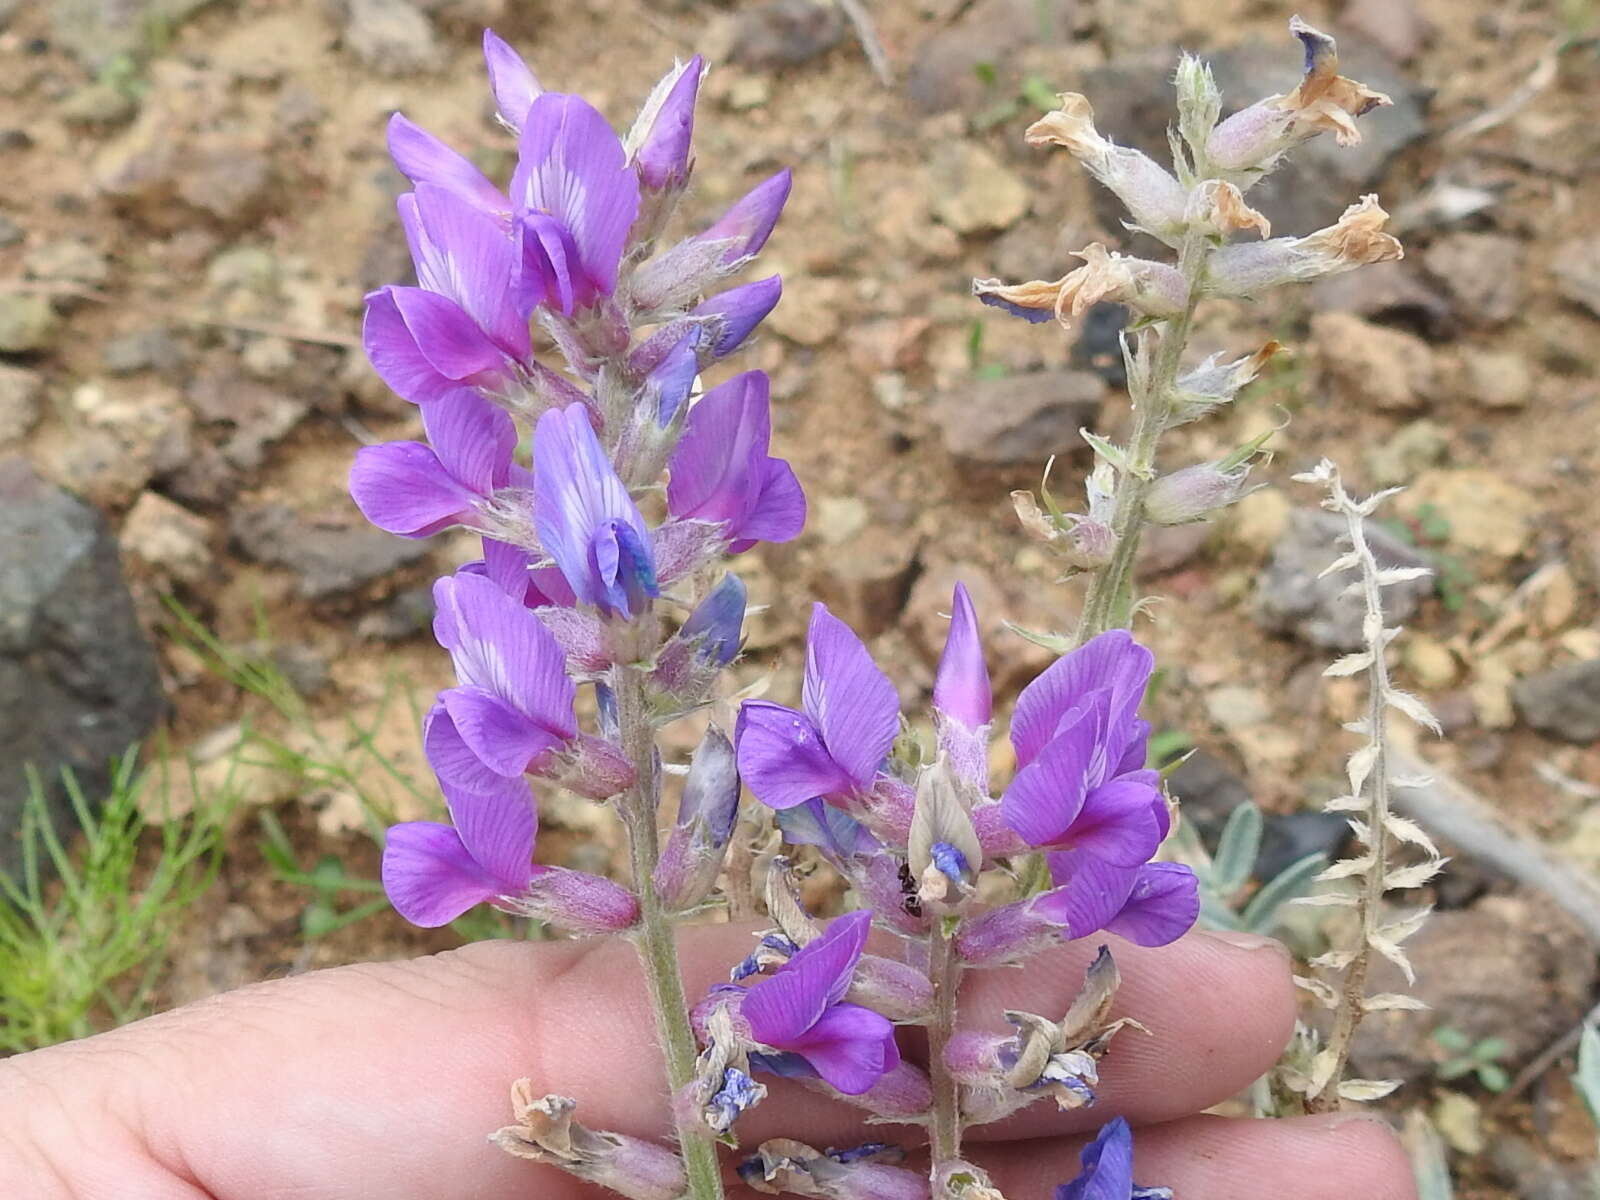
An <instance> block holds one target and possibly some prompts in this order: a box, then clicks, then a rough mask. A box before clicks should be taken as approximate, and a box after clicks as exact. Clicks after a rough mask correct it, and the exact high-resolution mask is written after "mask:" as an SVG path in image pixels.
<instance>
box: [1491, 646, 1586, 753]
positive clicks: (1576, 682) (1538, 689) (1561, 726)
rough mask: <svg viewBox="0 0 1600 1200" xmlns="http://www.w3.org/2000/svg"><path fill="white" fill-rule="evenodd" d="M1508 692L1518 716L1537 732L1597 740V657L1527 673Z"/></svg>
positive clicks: (1580, 740) (1579, 740) (1564, 738)
mask: <svg viewBox="0 0 1600 1200" xmlns="http://www.w3.org/2000/svg"><path fill="white" fill-rule="evenodd" d="M1512 695H1513V697H1514V699H1515V701H1516V705H1517V711H1518V712H1519V713H1521V714H1522V719H1523V720H1524V721H1526V722H1527V723H1528V724H1529V725H1531V726H1533V728H1535V729H1537V730H1538V731H1539V732H1540V733H1547V734H1549V735H1550V736H1551V737H1557V738H1560V739H1561V740H1562V741H1565V742H1576V743H1578V744H1580V745H1586V744H1588V743H1590V742H1595V741H1600V658H1597V659H1590V660H1588V661H1586V662H1575V663H1567V664H1566V665H1565V666H1560V667H1555V668H1552V669H1551V670H1548V671H1541V672H1540V673H1539V674H1537V675H1532V676H1529V677H1528V678H1527V679H1524V680H1522V681H1521V682H1519V683H1518V684H1517V685H1516V686H1515V688H1513V689H1512Z"/></svg>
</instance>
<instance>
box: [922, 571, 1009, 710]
mask: <svg viewBox="0 0 1600 1200" xmlns="http://www.w3.org/2000/svg"><path fill="white" fill-rule="evenodd" d="M933 706H934V708H936V709H938V710H939V711H940V712H941V713H943V714H944V715H945V716H947V717H951V718H954V719H955V720H957V721H959V722H961V724H963V725H965V726H966V727H967V728H969V729H981V728H982V727H983V726H985V725H987V724H988V723H989V719H990V717H991V716H993V715H994V695H993V692H992V690H991V688H990V686H989V668H988V666H987V665H986V664H985V663H984V661H983V635H982V633H980V632H979V630H978V614H977V612H976V610H974V608H973V607H972V597H971V595H969V594H968V592H967V589H966V586H965V585H964V584H961V583H957V584H956V586H955V593H954V594H953V595H952V597H951V600H950V632H949V634H948V635H947V636H946V638H945V643H944V653H943V654H942V655H941V656H940V658H939V670H938V673H937V675H936V676H935V677H934V682H933Z"/></svg>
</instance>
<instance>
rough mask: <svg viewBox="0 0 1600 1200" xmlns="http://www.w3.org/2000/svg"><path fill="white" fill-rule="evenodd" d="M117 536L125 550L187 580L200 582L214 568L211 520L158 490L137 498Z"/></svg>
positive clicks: (176, 577)
mask: <svg viewBox="0 0 1600 1200" xmlns="http://www.w3.org/2000/svg"><path fill="white" fill-rule="evenodd" d="M117 540H118V542H120V543H121V546H122V549H123V550H124V552H126V553H128V554H131V555H132V556H133V557H135V558H137V559H139V560H140V561H142V562H144V563H146V564H148V565H149V566H151V567H154V568H156V569H157V570H158V571H161V572H163V573H165V574H166V575H168V576H170V577H171V578H173V579H177V580H181V581H182V582H184V583H197V582H199V581H200V580H201V579H203V578H204V577H205V576H206V574H207V572H208V571H209V570H210V568H211V563H212V555H211V522H210V521H208V520H206V519H205V518H204V517H201V516H197V515H196V514H194V513H192V512H190V511H189V510H188V509H186V508H184V507H183V506H182V505H180V504H174V503H173V502H172V501H171V500H168V499H167V498H166V497H165V496H162V495H160V494H159V493H156V492H145V493H143V494H142V495H141V496H140V497H139V499H138V500H137V501H135V502H134V505H133V507H132V508H131V509H129V510H128V515H127V517H126V518H125V519H124V520H123V522H122V529H121V531H120V532H119V533H118V535H117Z"/></svg>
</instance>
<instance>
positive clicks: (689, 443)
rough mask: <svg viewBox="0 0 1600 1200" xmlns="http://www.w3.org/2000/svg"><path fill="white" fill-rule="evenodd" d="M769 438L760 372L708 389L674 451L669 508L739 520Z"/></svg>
mask: <svg viewBox="0 0 1600 1200" xmlns="http://www.w3.org/2000/svg"><path fill="white" fill-rule="evenodd" d="M771 436H772V418H771V414H770V410H769V408H768V382H767V376H766V373H765V372H764V371H746V372H745V373H744V374H742V375H735V376H734V377H733V378H732V379H730V380H728V381H727V382H726V383H723V384H719V385H718V386H717V387H714V388H712V389H711V390H710V391H709V392H707V393H706V394H705V395H704V396H702V397H701V398H700V402H699V403H698V404H696V405H695V406H694V407H693V408H691V409H690V410H689V416H688V419H687V420H686V421H685V422H684V426H683V436H682V437H681V438H680V439H679V441H678V446H677V449H676V450H675V451H674V452H673V456H672V464H671V469H672V477H671V479H670V480H669V481H668V484H667V509H668V511H669V512H671V513H672V515H673V516H675V517H677V518H678V519H679V520H699V521H717V522H724V523H727V524H730V525H732V526H735V527H737V526H738V525H740V524H742V522H743V519H744V516H745V514H746V513H747V512H748V511H749V509H750V507H751V505H752V503H753V501H754V499H755V496H754V495H753V494H752V492H753V484H754V480H753V479H752V476H753V474H754V472H755V470H756V467H757V464H758V463H761V462H764V461H765V460H766V454H767V443H768V441H769V439H770V438H771ZM735 532H737V530H736V529H733V530H730V533H735Z"/></svg>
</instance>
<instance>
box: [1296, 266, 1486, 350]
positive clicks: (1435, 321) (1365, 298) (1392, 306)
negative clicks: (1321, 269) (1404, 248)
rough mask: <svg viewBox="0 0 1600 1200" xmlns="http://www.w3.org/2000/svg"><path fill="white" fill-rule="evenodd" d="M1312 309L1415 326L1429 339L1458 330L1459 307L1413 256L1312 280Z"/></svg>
mask: <svg viewBox="0 0 1600 1200" xmlns="http://www.w3.org/2000/svg"><path fill="white" fill-rule="evenodd" d="M1310 296H1311V305H1310V307H1311V311H1312V312H1349V313H1354V314H1355V315H1356V316H1358V317H1365V318H1366V319H1367V320H1369V321H1376V322H1377V323H1378V324H1380V325H1398V326H1401V327H1403V328H1406V329H1417V330H1420V331H1421V332H1423V333H1424V334H1426V335H1427V337H1428V339H1429V340H1430V341H1438V340H1441V339H1443V338H1446V337H1448V336H1450V334H1451V333H1452V332H1454V327H1455V324H1456V321H1455V312H1454V310H1453V308H1452V307H1451V303H1450V301H1449V299H1448V298H1446V296H1445V295H1444V293H1443V292H1442V291H1441V290H1440V289H1439V288H1438V287H1437V286H1436V285H1434V284H1433V283H1432V282H1431V281H1429V280H1428V279H1426V278H1424V277H1423V276H1422V274H1421V269H1420V268H1419V267H1418V266H1417V264H1416V263H1415V262H1414V261H1413V260H1412V259H1410V258H1405V259H1401V260H1399V261H1394V262H1381V263H1373V264H1372V265H1370V266H1366V267H1362V268H1361V270H1359V271H1345V272H1342V273H1341V274H1338V275H1330V276H1327V277H1326V278H1324V279H1319V280H1317V281H1316V282H1315V283H1313V284H1312V285H1311V291H1310Z"/></svg>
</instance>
